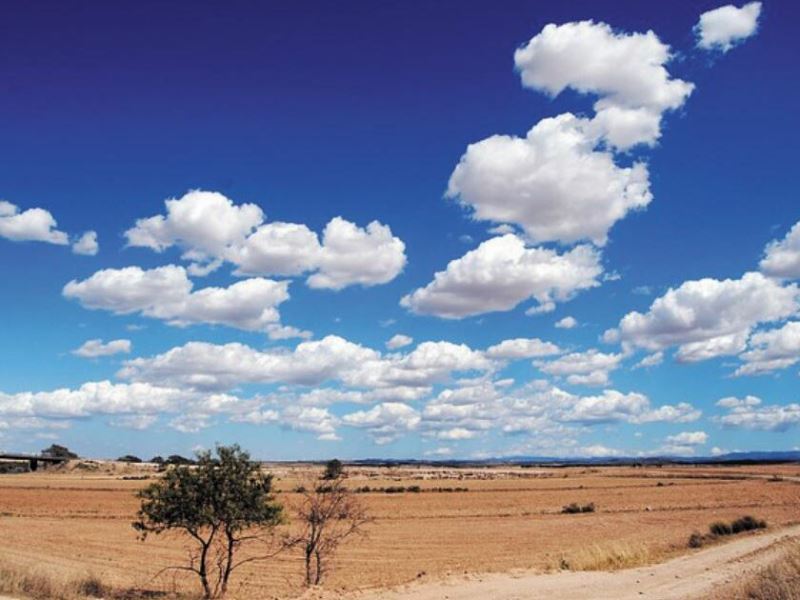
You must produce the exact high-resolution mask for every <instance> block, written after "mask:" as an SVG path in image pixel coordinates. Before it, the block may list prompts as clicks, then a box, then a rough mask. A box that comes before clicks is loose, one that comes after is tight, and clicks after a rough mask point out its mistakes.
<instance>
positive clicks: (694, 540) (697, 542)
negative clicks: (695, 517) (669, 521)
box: [689, 531, 705, 548]
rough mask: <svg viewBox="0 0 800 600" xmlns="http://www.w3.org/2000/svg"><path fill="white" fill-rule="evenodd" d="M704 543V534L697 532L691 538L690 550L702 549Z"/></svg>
mask: <svg viewBox="0 0 800 600" xmlns="http://www.w3.org/2000/svg"><path fill="white" fill-rule="evenodd" d="M703 542H705V539H704V538H703V534H702V533H700V532H698V531H695V532H694V533H692V535H690V536H689V548H700V547H701V546H702V545H703Z"/></svg>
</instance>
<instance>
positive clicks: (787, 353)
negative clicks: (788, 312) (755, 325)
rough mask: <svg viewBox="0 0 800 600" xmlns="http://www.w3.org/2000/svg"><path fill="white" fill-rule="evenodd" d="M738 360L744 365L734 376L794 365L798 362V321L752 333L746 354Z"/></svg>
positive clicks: (799, 355) (799, 343)
mask: <svg viewBox="0 0 800 600" xmlns="http://www.w3.org/2000/svg"><path fill="white" fill-rule="evenodd" d="M739 358H741V359H742V360H743V361H744V362H745V364H743V365H742V366H740V367H739V368H738V369H736V375H760V374H762V373H769V372H770V371H775V370H778V369H785V368H787V367H790V366H792V365H794V364H796V363H797V362H798V361H800V321H790V322H788V323H786V324H785V325H784V326H783V327H781V328H779V329H770V330H768V331H759V332H757V333H754V334H753V335H752V336H750V340H749V342H748V350H747V352H744V353H742V354H741V355H740V356H739Z"/></svg>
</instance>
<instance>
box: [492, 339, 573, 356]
mask: <svg viewBox="0 0 800 600" xmlns="http://www.w3.org/2000/svg"><path fill="white" fill-rule="evenodd" d="M560 352H561V348H559V347H558V346H556V345H555V344H553V343H552V342H545V341H542V340H540V339H539V338H515V339H511V340H503V341H502V342H500V343H499V344H495V345H494V346H490V347H489V348H487V349H486V353H485V354H486V356H488V357H489V358H493V359H498V360H517V359H520V358H536V357H539V356H550V355H553V354H559V353H560Z"/></svg>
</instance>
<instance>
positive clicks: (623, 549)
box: [558, 542, 658, 571]
mask: <svg viewBox="0 0 800 600" xmlns="http://www.w3.org/2000/svg"><path fill="white" fill-rule="evenodd" d="M657 558H658V557H657V556H656V555H654V553H653V551H652V550H651V548H650V547H648V546H646V545H644V544H634V543H624V542H613V543H609V544H593V545H591V546H589V547H587V548H584V549H582V550H578V551H576V552H574V553H572V554H570V555H565V556H563V557H562V558H561V561H560V563H559V565H558V566H559V568H561V569H567V570H570V571H619V570H620V569H631V568H633V567H641V566H643V565H647V564H651V563H653V562H654V561H655V560H656V559H657Z"/></svg>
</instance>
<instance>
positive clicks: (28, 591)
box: [0, 564, 195, 600]
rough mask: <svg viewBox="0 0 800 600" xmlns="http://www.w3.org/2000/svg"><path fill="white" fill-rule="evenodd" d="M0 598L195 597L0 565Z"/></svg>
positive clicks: (134, 599) (129, 599)
mask: <svg viewBox="0 0 800 600" xmlns="http://www.w3.org/2000/svg"><path fill="white" fill-rule="evenodd" d="M0 594H8V595H10V596H14V597H19V598H28V599H30V600H88V599H96V598H105V599H109V600H139V599H143V598H163V599H165V600H166V599H171V600H173V599H174V600H190V598H194V597H195V596H187V595H185V594H177V593H171V592H164V591H157V590H139V589H116V588H112V587H111V586H108V585H106V584H105V583H104V582H103V581H102V579H100V578H99V577H97V576H95V575H87V576H86V577H83V578H80V579H68V578H66V577H58V576H54V575H53V574H52V573H49V572H47V571H46V570H44V569H26V568H23V567H18V566H12V565H9V564H0Z"/></svg>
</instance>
